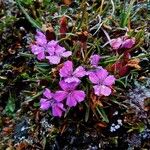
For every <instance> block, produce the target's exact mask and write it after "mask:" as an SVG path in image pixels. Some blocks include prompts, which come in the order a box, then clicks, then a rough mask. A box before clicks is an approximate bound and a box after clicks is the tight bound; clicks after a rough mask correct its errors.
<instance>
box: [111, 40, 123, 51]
mask: <svg viewBox="0 0 150 150" xmlns="http://www.w3.org/2000/svg"><path fill="white" fill-rule="evenodd" d="M122 42H123V41H122V39H121V38H117V39H112V40H111V41H110V45H111V47H112V48H113V49H114V50H117V49H119V47H120V46H121V44H122Z"/></svg>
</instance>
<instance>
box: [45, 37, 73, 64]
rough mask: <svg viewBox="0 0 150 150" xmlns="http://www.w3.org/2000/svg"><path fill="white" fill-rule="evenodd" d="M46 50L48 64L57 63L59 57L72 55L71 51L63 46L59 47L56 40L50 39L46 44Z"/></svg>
mask: <svg viewBox="0 0 150 150" xmlns="http://www.w3.org/2000/svg"><path fill="white" fill-rule="evenodd" d="M47 52H48V54H49V56H47V57H46V58H47V59H48V60H49V62H50V64H59V63H60V60H61V57H65V58H67V57H69V56H71V55H72V52H71V51H66V49H65V48H64V47H61V46H60V45H59V44H58V42H57V41H54V40H52V41H50V42H48V44H47Z"/></svg>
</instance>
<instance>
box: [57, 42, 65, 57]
mask: <svg viewBox="0 0 150 150" xmlns="http://www.w3.org/2000/svg"><path fill="white" fill-rule="evenodd" d="M65 51H66V49H65V48H64V47H61V46H60V45H58V44H57V45H56V47H55V53H56V55H57V56H61V55H62V54H63V53H64V52H65Z"/></svg>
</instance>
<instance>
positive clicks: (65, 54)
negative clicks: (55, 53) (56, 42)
mask: <svg viewBox="0 0 150 150" xmlns="http://www.w3.org/2000/svg"><path fill="white" fill-rule="evenodd" d="M71 55H72V52H71V51H66V52H63V53H62V54H61V56H62V57H69V56H71Z"/></svg>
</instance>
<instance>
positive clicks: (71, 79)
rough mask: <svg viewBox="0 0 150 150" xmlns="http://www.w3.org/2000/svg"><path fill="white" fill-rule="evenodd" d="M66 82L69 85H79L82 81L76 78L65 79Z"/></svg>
mask: <svg viewBox="0 0 150 150" xmlns="http://www.w3.org/2000/svg"><path fill="white" fill-rule="evenodd" d="M65 82H67V83H71V82H77V83H79V82H80V80H79V79H78V78H76V77H69V78H66V79H65Z"/></svg>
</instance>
